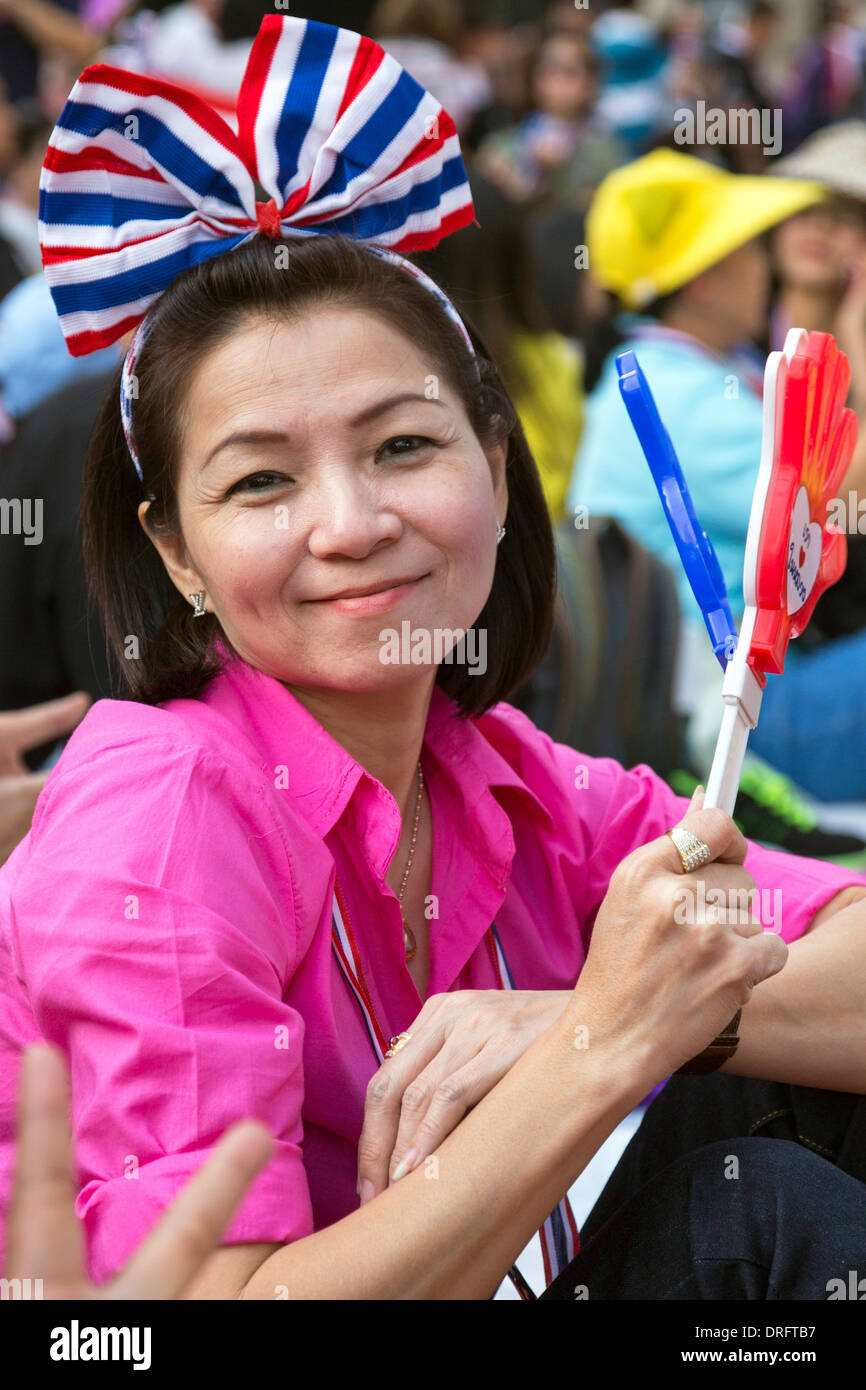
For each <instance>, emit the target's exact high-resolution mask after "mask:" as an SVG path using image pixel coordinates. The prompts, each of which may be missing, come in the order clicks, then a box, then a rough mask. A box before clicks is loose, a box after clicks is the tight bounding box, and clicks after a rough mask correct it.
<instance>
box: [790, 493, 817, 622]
mask: <svg viewBox="0 0 866 1390" xmlns="http://www.w3.org/2000/svg"><path fill="white" fill-rule="evenodd" d="M820 563H821V527H820V526H819V525H818V522H817V521H813V520H812V518H811V516H810V515H809V494H808V493H807V491H806V489H805V487H802V486H801V488H800V491H799V492H798V493H797V497H796V499H795V501H794V509H793V511H792V512H791V531H790V535H789V537H788V612H789V613H796V612H797V609H798V608H802V607H803V604H804V603H805V602H806V599H807V598H808V597H809V595H810V593H811V592H812V585H813V584H814V583H815V579H816V577H817V574H818V566H819V564H820Z"/></svg>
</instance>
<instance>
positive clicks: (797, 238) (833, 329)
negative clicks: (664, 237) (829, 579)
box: [769, 121, 866, 638]
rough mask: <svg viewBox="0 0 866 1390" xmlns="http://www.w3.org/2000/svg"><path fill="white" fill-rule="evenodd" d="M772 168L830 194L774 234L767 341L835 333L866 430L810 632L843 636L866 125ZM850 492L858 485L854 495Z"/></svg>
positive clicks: (862, 563) (858, 382) (862, 489)
mask: <svg viewBox="0 0 866 1390" xmlns="http://www.w3.org/2000/svg"><path fill="white" fill-rule="evenodd" d="M771 172H772V173H774V174H776V173H778V174H780V175H785V176H788V177H791V178H806V179H815V180H816V181H817V182H818V183H821V184H822V185H823V186H824V188H825V189H826V190H827V193H828V197H827V198H826V199H825V200H824V201H823V202H821V203H817V204H815V206H814V207H811V208H804V209H803V211H802V212H800V213H798V214H797V215H796V216H795V217H791V218H789V219H788V221H787V222H783V223H782V225H781V226H780V227H778V228H777V230H776V232H775V233H774V236H773V257H774V266H775V274H776V284H777V293H776V298H775V305H774V308H773V313H772V317H771V329H770V342H769V346H770V347H772V348H774V349H779V348H781V347H782V345H783V343H784V340H785V335H786V333H787V331H788V329H789V328H791V327H792V325H796V326H797V327H798V328H805V329H818V330H820V331H821V332H824V333H832V334H833V336H834V338H835V339H836V342H837V343H838V344H839V346H840V347H841V348H842V350H843V352H844V353H845V354H846V356H847V358H848V361H849V363H850V364H851V394H850V396H849V400H848V404H849V405H850V406H851V408H852V409H853V410H855V411H856V413H857V417H858V420H859V425H860V432H859V437H858V441H857V447H856V450H855V454H854V460H853V462H852V466H851V468H850V470H849V474H848V479H847V482H846V488H845V490H844V491H843V493H842V499H843V501H844V502H845V504H846V517H845V520H846V523H847V532H848V564H847V567H846V569H845V573H844V574H843V576H842V578H841V579H840V580H839V582H838V583H837V584H834V585H833V586H832V587H831V588H830V589H828V590H827V592H826V593H824V594H822V595H821V598H820V599H819V600H818V604H817V606H816V609H815V613H814V616H813V618H812V622H811V624H810V630H811V629H813V628H814V629H815V630H816V631H818V632H820V633H822V634H823V635H824V636H825V637H827V638H837V637H844V636H846V635H847V634H848V633H851V632H856V631H858V630H859V629H860V628H862V627H863V626H864V625H866V515H861V511H862V512H863V513H866V503H864V505H863V508H862V509H861V508H860V507H859V505H858V498H859V497H863V496H866V122H864V121H842V122H839V123H837V124H836V125H832V126H828V127H827V128H826V129H825V130H822V131H819V132H818V134H817V135H813V136H811V137H810V138H809V139H808V140H807V141H806V142H805V143H804V144H803V145H801V146H800V148H799V149H798V150H797V151H796V153H794V154H793V155H789V156H787V157H785V158H784V159H781V160H779V161H778V162H777V163H776V164H775V165H774V166H773V168H772V171H771ZM849 490H852V491H853V494H854V496H853V502H854V505H853V506H852V505H851V503H852V498H851V495H850V492H849Z"/></svg>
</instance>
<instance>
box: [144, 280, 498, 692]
mask: <svg viewBox="0 0 866 1390" xmlns="http://www.w3.org/2000/svg"><path fill="white" fill-rule="evenodd" d="M505 456H506V445H501V446H497V447H495V448H494V449H492V450H491V451H489V452H487V453H485V451H484V450H483V449H482V447H481V444H480V443H479V441H478V438H477V437H476V435H475V433H474V431H473V429H472V427H471V424H470V422H469V419H468V417H467V415H466V412H465V410H464V407H463V405H462V403H461V401H460V398H459V396H458V395H457V393H456V391H455V390H454V389H453V388H452V387H451V386H450V384H449V383H448V382H446V381H445V380H444V379H443V378H442V377H441V376H440V375H438V374H437V372H436V370H435V369H434V367H433V364H432V363H431V359H430V356H429V354H426V353H425V352H424V349H423V347H421V346H416V345H415V344H413V343H411V342H410V341H409V340H408V339H407V338H405V337H404V336H403V335H402V334H401V333H399V332H398V331H397V330H396V329H394V328H392V327H391V326H389V325H388V324H386V323H385V322H384V321H382V320H380V319H379V318H378V317H376V316H375V315H373V314H370V313H367V312H364V311H360V310H355V309H346V308H345V307H321V306H319V307H316V308H314V309H312V310H311V311H309V312H307V313H304V314H303V316H302V317H299V318H298V319H297V320H295V321H294V322H291V323H272V322H268V321H265V320H262V319H251V320H250V322H249V324H248V325H247V326H245V327H243V328H241V329H239V330H238V331H237V332H236V333H235V334H234V335H233V336H232V337H231V338H230V339H229V340H228V341H227V342H226V343H224V344H223V345H222V346H221V347H219V348H217V349H215V350H214V351H213V352H212V353H211V354H210V355H209V356H208V357H207V358H206V360H205V361H204V362H203V363H202V364H201V365H200V366H199V368H198V369H197V370H196V372H195V373H194V375H193V377H192V380H191V382H190V385H189V388H188V392H187V398H186V401H185V407H184V411H183V441H182V447H181V457H180V471H179V479H178V501H179V508H180V519H181V527H182V531H183V536H182V538H180V539H178V540H177V541H175V542H164V541H160V540H156V541H155V542H154V543H155V544H156V545H157V547H158V549H159V550H160V553H161V554H162V557H163V560H164V562H165V564H166V568H167V569H168V572H169V574H170V576H171V578H172V581H173V582H174V584H175V585H176V586H177V588H178V589H179V591H180V592H181V593H182V594H183V596H184V598H185V599H187V600H188V595H189V594H191V593H195V592H197V591H198V590H200V589H204V590H205V591H206V598H205V604H206V607H207V609H208V611H213V612H214V613H216V615H217V617H218V618H219V621H220V623H221V625H222V628H223V630H224V632H225V634H226V636H227V637H228V638H229V640H230V641H231V643H232V645H233V646H234V647H235V649H236V650H237V651H238V652H239V653H240V655H241V656H242V657H243V658H244V659H245V660H247V661H248V662H249V663H250V664H251V665H253V666H255V667H257V668H259V669H260V670H263V671H265V672H267V673H268V674H269V675H273V676H275V677H276V678H277V679H279V680H282V681H284V682H286V683H287V684H294V685H298V686H307V685H309V686H324V687H331V688H336V689H341V690H358V691H360V690H366V691H371V690H379V689H386V688H389V687H391V686H394V685H397V684H400V683H405V682H407V681H412V680H418V679H419V678H420V679H423V680H424V681H425V682H427V683H432V678H433V677H435V667H433V666H432V664H431V665H428V666H426V667H422V666H419V665H416V664H405V665H395V664H391V663H390V662H386V661H383V660H382V658H381V654H382V652H383V650H384V649H385V639H382V638H380V634H381V633H382V632H383V630H386V629H396V630H397V632H398V633H400V632H402V628H401V624H402V623H403V622H405V621H407V620H408V622H409V624H410V631H411V632H412V633H415V632H417V631H418V629H426V630H427V631H429V632H430V634H431V636H430V641H431V643H432V642H433V641H434V634H435V631H436V629H439V630H442V631H444V630H448V629H451V630H453V629H458V628H462V629H466V628H469V627H470V626H471V625H472V624H473V623H474V621H475V619H476V618H477V617H478V615H479V613H480V612H481V610H482V608H483V607H484V604H485V602H486V600H487V597H488V595H489V593H490V589H491V586H492V582H493V573H494V567H495V563H496V550H497V547H496V528H497V525H499V524H500V523H501V522H504V519H505V514H506V511H507V505H508V499H507V492H506V488H505V481H504V474H505ZM146 505H147V504H146V503H145V504H142V508H141V509H140V511H139V516H140V517H141V516H142V515H143V513H144V510H145V509H146ZM358 589H367V590H368V591H369V590H376V591H377V593H376V595H375V596H373V597H370V596H368V597H360V596H357V597H355V598H345V599H343V600H338V599H337V598H336V597H335V596H336V595H339V594H341V593H344V592H345V591H346V590H358ZM407 646H408V644H407ZM447 647H448V643H447V640H446V648H445V649H447ZM416 650H417V648H416Z"/></svg>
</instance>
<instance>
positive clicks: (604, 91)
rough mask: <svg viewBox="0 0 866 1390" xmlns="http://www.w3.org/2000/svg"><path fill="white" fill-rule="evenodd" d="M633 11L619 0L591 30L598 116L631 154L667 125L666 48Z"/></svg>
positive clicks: (653, 29)
mask: <svg viewBox="0 0 866 1390" xmlns="http://www.w3.org/2000/svg"><path fill="white" fill-rule="evenodd" d="M637 10H638V7H637V5H636V4H635V3H634V0H620V3H619V4H615V5H613V6H611V7H609V8H607V9H604V10H603V11H602V13H601V14H600V15H599V17H598V19H597V20H596V22H595V24H594V26H593V29H592V42H593V45H594V48H595V51H596V54H597V55H598V58H599V61H600V63H601V92H600V95H599V101H598V113H599V117H600V119H601V120H602V121H603V122H604V124H605V126H606V127H607V128H608V129H609V130H612V131H613V132H614V134H615V135H617V136H618V138H619V139H620V140H621V141H622V142H623V143H624V144H625V145H626V146H627V148H628V151H629V153H630V154H632V155H634V154H638V153H640V152H641V151H642V150H644V149H645V148H646V147H647V145H648V144H649V143H650V141H651V140H652V138H653V136H654V135H655V134H657V133H658V132H659V131H663V130H664V129H665V127H666V126H667V125H668V124H669V121H670V110H669V106H668V103H667V101H666V97H665V93H666V87H667V80H668V53H667V48H666V45H665V42H664V38H663V36H662V33H661V31H660V29H659V28H658V27H657V25H655V24H654V23H653V22H652V20H650V19H648V18H647V17H646V16H645V15H642V14H639V13H638V12H637Z"/></svg>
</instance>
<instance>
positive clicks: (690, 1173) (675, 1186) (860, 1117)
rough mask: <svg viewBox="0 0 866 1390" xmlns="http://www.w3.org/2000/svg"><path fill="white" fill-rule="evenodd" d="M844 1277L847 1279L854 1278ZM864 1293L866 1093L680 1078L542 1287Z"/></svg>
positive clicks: (724, 1293)
mask: <svg viewBox="0 0 866 1390" xmlns="http://www.w3.org/2000/svg"><path fill="white" fill-rule="evenodd" d="M852 1272H853V1276H854V1277H853V1279H852ZM861 1278H862V1279H863V1285H862V1289H860V1292H859V1295H858V1294H857V1293H856V1292H855V1293H854V1294H852V1293H851V1292H848V1293H846V1294H845V1296H846V1297H851V1296H858V1297H863V1298H864V1299H866V1096H859V1095H851V1094H847V1093H845V1092H841V1091H823V1090H816V1089H813V1088H811V1087H805V1086H787V1085H782V1084H780V1083H778V1082H774V1081H755V1080H751V1079H749V1078H745V1077H739V1076H728V1075H722V1074H719V1073H714V1074H712V1075H710V1076H675V1077H672V1078H671V1080H670V1081H669V1082H668V1083H667V1085H666V1086H665V1088H664V1090H663V1091H662V1092H661V1093H660V1094H659V1095H658V1096H657V1097H656V1099H655V1100H654V1101H653V1102H652V1104H651V1105H650V1106H649V1109H648V1110H647V1113H646V1115H645V1116H644V1119H643V1122H642V1124H641V1126H640V1128H639V1129H638V1131H637V1133H636V1134H635V1135H634V1136H633V1137H632V1139H631V1142H630V1143H629V1145H628V1147H627V1148H626V1150H625V1152H624V1153H623V1156H622V1158H621V1159H620V1162H619V1163H618V1165H617V1167H616V1169H615V1170H614V1172H613V1173H612V1174H611V1177H610V1179H609V1181H608V1183H607V1186H606V1187H605V1189H604V1191H603V1192H602V1194H601V1196H600V1197H599V1199H598V1201H597V1203H596V1205H595V1207H594V1208H593V1210H592V1212H591V1213H590V1216H589V1218H588V1220H587V1222H586V1223H585V1225H584V1226H583V1228H582V1229H581V1250H580V1254H579V1255H578V1256H577V1257H576V1258H575V1259H574V1260H572V1262H571V1264H570V1265H569V1266H568V1268H567V1269H566V1270H564V1271H563V1273H562V1274H561V1275H560V1276H559V1277H558V1278H557V1279H556V1280H554V1282H553V1283H552V1284H551V1285H550V1287H549V1288H548V1289H547V1290H546V1291H545V1292H544V1293H543V1294H542V1295H541V1297H542V1298H558V1299H562V1298H567V1299H575V1298H589V1299H707V1300H711V1299H737V1300H740V1299H754V1300H758V1299H804V1300H816V1299H822V1300H823V1299H827V1298H829V1297H830V1296H831V1293H833V1294H835V1296H837V1297H838V1296H840V1294H839V1289H840V1285H839V1284H838V1283H833V1282H831V1281H834V1280H842V1281H843V1283H844V1286H845V1288H846V1289H847V1290H851V1289H855V1290H856V1286H857V1282H858V1281H859V1279H861Z"/></svg>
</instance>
